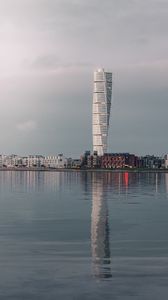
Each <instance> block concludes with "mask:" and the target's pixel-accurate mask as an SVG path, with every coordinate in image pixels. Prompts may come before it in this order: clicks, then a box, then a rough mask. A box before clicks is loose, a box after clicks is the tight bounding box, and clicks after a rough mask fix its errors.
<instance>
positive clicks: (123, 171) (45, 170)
mask: <svg viewBox="0 0 168 300" xmlns="http://www.w3.org/2000/svg"><path fill="white" fill-rule="evenodd" d="M3 171H5V172H6V171H14V172H18V171H19V172H20V171H22V172H103V173H104V172H109V173H168V169H78V168H76V169H75V168H74V169H66V168H65V169H64V168H62V169H61V168H60V169H59V168H58V169H50V168H45V169H44V168H0V172H3Z"/></svg>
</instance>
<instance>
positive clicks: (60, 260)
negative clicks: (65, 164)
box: [0, 171, 168, 300]
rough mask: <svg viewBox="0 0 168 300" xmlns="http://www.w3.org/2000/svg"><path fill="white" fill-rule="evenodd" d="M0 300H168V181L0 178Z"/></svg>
mask: <svg viewBox="0 0 168 300" xmlns="http://www.w3.org/2000/svg"><path fill="white" fill-rule="evenodd" d="M0 299H2V300H6V299H12V300H15V299H16V300H25V299H30V300H38V299H40V300H48V299H50V300H53V299H54V300H55V299H58V300H59V299H61V300H64V299H67V300H71V299H73V300H76V299H80V300H85V299H86V300H88V299H90V300H94V299H96V300H99V299H105V300H109V299H110V300H111V299H123V300H127V299H129V300H130V299H140V300H142V299H143V300H145V299H146V300H150V299H151V300H155V299H156V300H158V299H162V300H164V299H165V300H167V299H168V174H161V173H158V174H157V173H134V174H130V173H123V174H120V173H110V172H19V171H18V172H10V171H5V172H0Z"/></svg>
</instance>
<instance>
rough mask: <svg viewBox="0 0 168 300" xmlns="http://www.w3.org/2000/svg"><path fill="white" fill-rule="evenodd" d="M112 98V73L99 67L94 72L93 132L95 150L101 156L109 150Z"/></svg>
mask: <svg viewBox="0 0 168 300" xmlns="http://www.w3.org/2000/svg"><path fill="white" fill-rule="evenodd" d="M111 98H112V73H110V72H106V71H105V70H104V69H98V70H97V71H95V72H94V89H93V111H92V133H93V152H95V151H97V154H98V155H99V156H102V155H103V154H104V153H106V152H107V139H108V130H109V122H110V110H111Z"/></svg>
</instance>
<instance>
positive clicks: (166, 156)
mask: <svg viewBox="0 0 168 300" xmlns="http://www.w3.org/2000/svg"><path fill="white" fill-rule="evenodd" d="M164 167H165V168H166V169H168V154H166V155H165V157H164Z"/></svg>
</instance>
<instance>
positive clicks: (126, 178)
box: [124, 172, 129, 187]
mask: <svg viewBox="0 0 168 300" xmlns="http://www.w3.org/2000/svg"><path fill="white" fill-rule="evenodd" d="M128 181H129V174H128V172H125V173H124V183H125V186H126V187H128Z"/></svg>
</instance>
